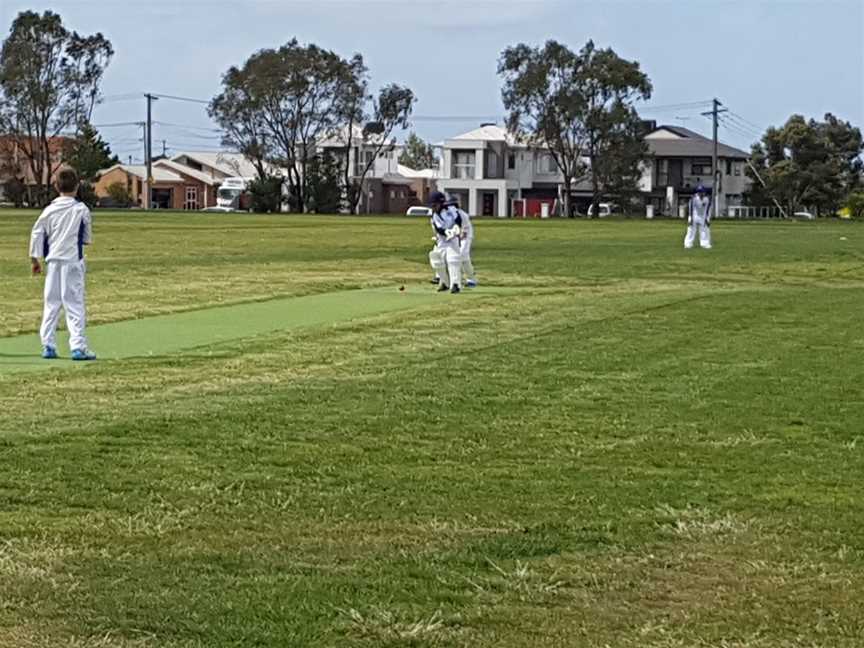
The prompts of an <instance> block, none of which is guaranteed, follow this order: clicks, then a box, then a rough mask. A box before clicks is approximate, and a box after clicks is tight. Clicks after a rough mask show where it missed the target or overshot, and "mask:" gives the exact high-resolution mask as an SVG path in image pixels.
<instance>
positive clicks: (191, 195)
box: [183, 187, 198, 210]
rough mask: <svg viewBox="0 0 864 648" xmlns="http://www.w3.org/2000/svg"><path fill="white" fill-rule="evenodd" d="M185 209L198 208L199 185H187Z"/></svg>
mask: <svg viewBox="0 0 864 648" xmlns="http://www.w3.org/2000/svg"><path fill="white" fill-rule="evenodd" d="M183 209H190V210H196V209H198V187H186V201H185V202H184V203H183Z"/></svg>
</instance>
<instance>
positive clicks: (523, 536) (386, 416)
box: [0, 211, 864, 648]
mask: <svg viewBox="0 0 864 648" xmlns="http://www.w3.org/2000/svg"><path fill="white" fill-rule="evenodd" d="M34 218H35V215H34V214H33V213H23V212H13V211H3V212H0V276H2V278H3V303H2V308H0V412H2V414H0V647H2V648H21V647H27V648H29V647H38V648H48V647H50V648H54V647H60V646H63V647H65V646H72V647H76V648H83V647H92V648H97V647H99V648H120V647H122V648H129V647H133V646H134V647H136V648H137V647H146V648H150V647H159V648H163V647H165V648H168V647H171V648H180V647H183V648H192V647H196V648H197V647H202V648H203V647H206V648H210V647H227V646H237V647H240V646H243V647H247V646H268V647H269V646H280V647H281V646H291V647H293V646H316V647H317V646H322V647H323V646H328V647H329V646H338V647H348V648H354V647H358V648H359V647H368V648H373V647H374V648H378V647H409V646H410V647H432V646H435V647H450V646H454V647H455V646H460V647H462V646H464V647H472V648H474V647H482V648H486V647H489V648H492V647H495V648H499V647H510V646H514V647H520V648H537V647H540V648H545V647H559V646H576V647H582V646H584V647H589V648H605V647H609V648H708V647H711V648H745V647H746V648H768V647H771V648H774V647H777V648H816V647H818V648H859V647H860V646H862V645H864V604H862V601H864V327H862V316H864V226H862V225H861V224H859V223H848V222H836V221H834V222H812V223H799V222H788V223H787V222H718V223H717V224H716V225H715V226H714V238H715V246H716V247H715V249H713V250H710V251H704V250H691V251H687V252H685V251H684V250H683V249H681V243H682V239H683V234H684V225H683V223H681V222H669V221H653V222H650V221H641V220H638V221H637V220H633V221H560V220H550V221H543V222H541V221H531V222H515V221H488V220H479V221H478V222H477V224H476V229H477V241H476V243H475V254H474V257H475V265H476V266H477V269H478V273H479V278H480V281H481V289H479V290H478V291H477V292H476V293H473V294H465V295H459V296H451V295H435V294H433V293H434V288H433V287H432V286H430V285H429V284H428V283H427V281H428V279H429V274H430V271H429V268H428V262H427V259H426V254H427V252H428V249H429V246H430V241H429V227H428V223H427V222H426V221H425V220H424V219H414V220H411V219H406V218H361V217H356V218H351V217H312V216H309V217H305V216H304V217H300V216H247V215H237V216H235V215H223V214H188V215H187V214H167V213H166V214H153V215H144V214H134V213H125V214H124V213H105V212H99V213H97V214H96V224H95V245H94V247H93V248H92V250H90V251H89V262H88V269H89V275H88V306H89V313H90V324H91V325H92V337H93V342H94V349H95V351H96V352H97V353H100V355H101V356H102V358H103V359H101V360H100V361H99V362H97V363H93V364H90V365H86V366H80V365H74V366H73V365H71V363H67V362H60V363H57V364H55V365H52V366H50V367H48V368H45V367H44V366H43V365H42V364H41V363H38V362H35V361H33V360H31V359H30V358H28V357H27V354H28V353H30V351H29V350H30V349H32V354H38V352H39V344H38V339H37V338H36V336H35V334H34V332H35V331H36V329H37V328H38V323H39V316H40V312H41V296H40V290H41V281H40V280H38V279H34V278H31V277H30V276H29V275H28V270H29V265H28V262H27V258H26V252H27V239H28V236H29V229H30V226H31V224H32V221H33V219H34ZM399 286H405V288H406V290H405V291H404V292H400V291H399V290H398V287H399ZM400 300H401V301H400ZM22 336H26V337H22ZM61 351H62V352H63V353H64V354H65V353H66V351H67V350H66V349H65V348H64V349H61ZM4 358H5V360H6V362H3V361H2V360H3V359H4ZM28 363H29V364H28Z"/></svg>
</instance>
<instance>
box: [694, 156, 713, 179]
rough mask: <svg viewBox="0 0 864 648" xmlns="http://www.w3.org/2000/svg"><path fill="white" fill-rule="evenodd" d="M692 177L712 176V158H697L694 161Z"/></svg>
mask: <svg viewBox="0 0 864 648" xmlns="http://www.w3.org/2000/svg"><path fill="white" fill-rule="evenodd" d="M690 168H691V175H694V176H710V175H711V158H697V159H695V160H693V163H692V165H691V167H690Z"/></svg>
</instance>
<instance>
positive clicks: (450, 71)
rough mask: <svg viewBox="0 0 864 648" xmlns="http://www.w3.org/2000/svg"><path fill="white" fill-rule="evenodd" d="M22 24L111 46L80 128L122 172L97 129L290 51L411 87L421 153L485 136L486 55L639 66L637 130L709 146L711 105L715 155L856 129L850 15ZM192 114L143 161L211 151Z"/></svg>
mask: <svg viewBox="0 0 864 648" xmlns="http://www.w3.org/2000/svg"><path fill="white" fill-rule="evenodd" d="M26 9H32V10H37V11H42V10H45V9H51V10H53V11H56V12H58V13H59V14H60V15H61V16H62V18H63V21H64V24H65V25H66V26H67V27H68V28H70V29H74V30H76V31H78V32H79V33H82V34H89V33H94V32H97V31H98V32H102V33H103V34H104V35H105V36H106V37H108V38H109V39H110V40H111V42H112V44H113V46H114V49H115V55H114V59H113V60H112V62H111V65H110V67H109V68H108V70H107V72H106V75H105V79H104V83H103V86H102V92H103V94H104V95H105V98H106V99H105V102H104V103H102V104H101V105H100V106H98V107H97V109H96V112H95V115H94V119H93V121H94V123H95V124H97V125H100V124H101V125H105V126H103V127H101V128H100V131H101V132H102V133H103V135H104V136H105V138H106V139H107V140H108V141H109V143H110V144H111V145H112V148H113V149H114V151H115V152H117V153H118V154H119V155H120V156H121V159H123V161H128V160H129V159H130V157H131V159H132V160H133V161H135V162H138V161H140V160H141V158H142V157H143V144H142V142H141V141H139V140H140V138H141V136H142V131H141V128H140V127H138V126H135V125H129V126H108V125H109V124H116V123H123V122H140V121H143V119H144V118H145V104H144V100H143V97H142V95H143V93H145V92H152V93H159V94H166V95H177V96H182V97H188V98H192V99H199V100H203V101H206V100H208V99H210V98H211V97H213V96H214V95H215V94H217V93H218V92H219V89H220V81H221V76H222V74H223V73H224V72H225V70H227V69H228V68H229V67H230V66H232V65H242V63H243V62H244V61H245V60H246V59H247V58H248V57H249V55H251V54H252V53H254V52H255V51H257V50H260V49H265V48H270V47H277V46H279V45H281V44H283V43H285V42H287V41H288V40H290V39H291V38H293V37H296V38H297V39H298V40H299V41H301V42H302V43H316V44H317V45H319V46H322V47H325V48H327V49H332V50H334V51H336V52H337V53H339V54H340V55H342V56H345V57H348V56H350V55H352V54H353V53H355V52H359V53H361V54H362V55H363V56H364V58H365V60H366V63H367V65H368V67H369V70H370V73H371V76H372V84H373V87H377V86H380V85H383V84H385V83H392V82H395V83H400V84H404V85H407V86H408V87H410V88H412V89H413V90H414V92H415V94H416V95H417V97H418V102H417V105H416V107H415V110H414V114H415V119H414V125H413V128H414V130H416V131H417V133H418V134H419V135H420V136H421V137H424V138H425V139H427V140H429V141H432V142H439V141H441V140H443V139H444V138H447V137H451V136H454V135H457V134H459V133H462V132H465V131H468V130H471V129H472V128H474V127H476V126H478V125H479V123H480V122H481V121H495V120H497V121H498V122H499V123H501V122H502V120H503V114H504V109H503V106H502V104H501V81H500V79H499V77H498V76H497V74H496V67H497V61H498V58H499V56H500V53H501V51H502V50H503V49H504V48H506V47H508V46H510V45H514V44H517V43H520V42H524V43H528V44H532V45H541V44H542V43H544V42H545V41H546V40H549V39H555V40H558V41H560V42H562V43H565V44H567V45H568V46H569V47H571V48H572V49H573V50H578V49H579V48H581V47H582V46H583V45H584V44H585V42H586V41H587V40H589V39H592V40H594V42H595V43H596V44H597V45H598V46H599V47H611V48H612V49H614V50H615V52H617V53H618V55H619V56H622V57H624V58H627V59H631V60H637V61H639V63H640V65H641V67H642V69H643V70H644V71H645V72H646V73H647V75H648V77H649V78H650V79H651V81H652V83H653V86H654V92H653V95H652V97H651V99H650V100H649V101H647V102H646V103H645V105H644V107H643V109H642V113H643V115H644V117H646V118H650V119H656V120H658V122H661V123H668V124H674V125H678V126H685V127H687V128H691V129H693V130H696V131H699V132H702V133H704V134H710V128H711V123H710V121H709V120H708V119H707V118H706V117H703V116H701V115H700V114H699V113H700V112H701V111H703V110H706V109H707V106H705V105H698V106H697V105H692V104H695V103H696V102H703V101H710V100H711V99H712V98H713V97H717V98H718V99H719V100H720V101H721V102H723V104H724V106H726V107H727V108H729V109H730V111H732V112H731V113H728V114H727V115H726V116H725V121H724V123H723V125H722V127H721V131H720V138H721V140H722V141H725V142H727V143H729V144H731V145H734V146H739V147H742V148H744V149H745V150H746V149H749V145H750V143H751V142H752V141H754V140H755V139H757V138H758V133H761V132H763V131H764V129H765V128H766V127H768V126H770V125H780V124H782V123H783V122H785V120H786V119H787V118H788V117H789V116H790V115H791V114H794V113H800V114H803V115H805V116H807V117H816V118H821V117H822V116H823V115H824V113H826V112H832V113H834V114H835V115H837V116H839V117H841V118H843V119H847V120H850V121H852V122H853V123H854V124H855V125H858V126H861V127H864V0H806V1H805V0H641V1H640V0H512V1H509V0H461V1H455V0H375V1H373V0H316V1H306V0H281V1H280V0H232V1H230V2H229V1H223V0H145V1H144V2H127V1H125V0H112V1H108V0H98V1H97V0H53V1H52V2H43V1H42V0H29V1H27V2H19V1H18V0H0V25H2V30H3V32H4V34H5V32H6V31H7V30H8V26H9V25H11V22H12V20H13V19H14V17H15V15H17V13H18V12H19V11H23V10H26ZM4 37H5V36H4ZM681 104H688V105H687V106H683V107H680V105H681ZM672 106H676V107H672ZM205 108H206V106H205V105H204V104H203V103H193V102H181V101H176V100H169V99H161V100H159V101H158V102H156V103H155V104H154V109H153V114H154V117H153V118H154V120H156V122H157V123H156V125H155V127H154V145H153V148H154V151H155V152H161V151H162V148H163V140H164V146H165V147H166V150H167V153H168V154H169V155H170V154H176V153H179V152H181V151H191V150H216V149H218V148H219V146H220V141H219V135H218V133H216V132H215V131H214V130H213V129H214V125H213V124H212V123H211V122H210V121H209V119H208V118H207V115H206V110H205ZM403 136H404V135H403ZM400 139H401V137H400Z"/></svg>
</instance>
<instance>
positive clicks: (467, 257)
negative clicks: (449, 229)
mask: <svg viewBox="0 0 864 648" xmlns="http://www.w3.org/2000/svg"><path fill="white" fill-rule="evenodd" d="M453 209H455V210H456V211H457V212H458V213H459V216H460V217H461V218H462V226H461V227H462V234H461V235H460V238H461V243H460V246H459V253H460V258H461V259H462V277H463V279H465V286H466V287H468V288H474V287H476V286H477V276H476V275H475V273H474V264H473V263H472V262H471V244H472V243H473V242H474V224H473V223H472V222H471V217H470V216H469V215H468V213H467V212H464V211H462V210H461V209H459V205H458V204H457V203H453Z"/></svg>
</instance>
